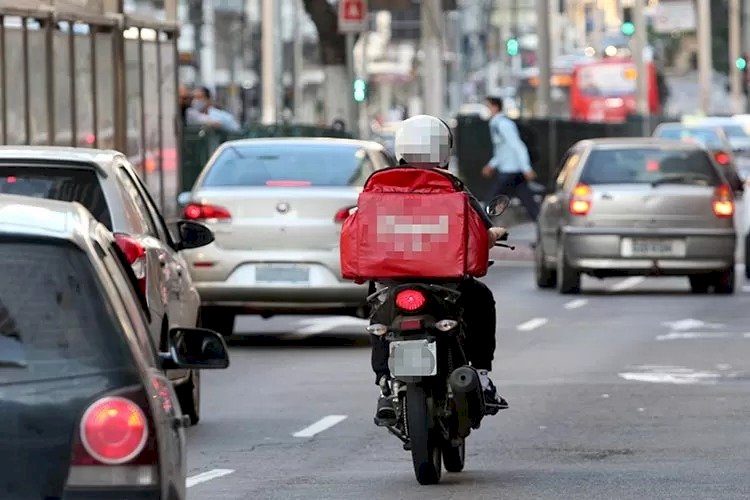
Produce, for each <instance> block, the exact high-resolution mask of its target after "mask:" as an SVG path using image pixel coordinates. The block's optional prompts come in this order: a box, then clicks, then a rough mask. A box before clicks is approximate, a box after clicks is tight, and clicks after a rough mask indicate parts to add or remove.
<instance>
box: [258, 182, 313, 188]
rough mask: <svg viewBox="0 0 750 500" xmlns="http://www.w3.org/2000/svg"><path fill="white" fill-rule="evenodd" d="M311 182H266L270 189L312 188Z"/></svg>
mask: <svg viewBox="0 0 750 500" xmlns="http://www.w3.org/2000/svg"><path fill="white" fill-rule="evenodd" d="M311 185H312V182H310V181H266V186H269V187H307V186H311Z"/></svg>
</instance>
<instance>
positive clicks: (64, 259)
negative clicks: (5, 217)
mask: <svg viewBox="0 0 750 500" xmlns="http://www.w3.org/2000/svg"><path fill="white" fill-rule="evenodd" d="M0 262H2V263H3V279H2V280H0V386H2V384H4V383H15V382H28V381H34V380H44V379H54V378H61V377H76V376H83V375H88V374H93V373H100V372H102V371H106V370H116V369H118V368H121V367H124V366H127V363H128V359H129V357H128V355H127V354H126V353H127V351H126V346H125V343H124V340H123V338H122V337H121V336H120V335H119V331H120V330H119V329H118V328H116V326H115V322H114V321H113V320H112V318H111V314H112V312H111V311H110V309H109V306H108V305H107V304H106V303H105V302H104V300H103V299H102V297H103V296H104V294H103V293H102V291H101V289H100V288H99V285H98V283H97V282H96V278H95V276H94V274H93V271H92V268H91V264H90V262H89V260H88V258H87V256H86V255H85V254H84V253H83V252H82V251H81V250H80V249H78V248H77V247H75V246H73V245H72V244H69V243H65V242H60V243H58V242H48V241H26V240H24V241H17V240H10V241H9V240H6V239H0Z"/></svg>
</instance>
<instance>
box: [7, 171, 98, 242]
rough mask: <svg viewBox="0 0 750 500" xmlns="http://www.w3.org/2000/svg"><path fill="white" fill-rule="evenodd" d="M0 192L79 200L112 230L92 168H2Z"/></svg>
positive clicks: (62, 199)
mask: <svg viewBox="0 0 750 500" xmlns="http://www.w3.org/2000/svg"><path fill="white" fill-rule="evenodd" d="M0 193H3V194H17V195H23V196H33V197H35V198H48V199H51V200H60V201H77V202H78V203H80V204H81V205H83V206H84V207H86V209H87V210H88V211H89V212H91V215H93V216H94V218H96V220H98V221H99V222H101V223H102V224H104V225H105V226H106V227H107V229H109V230H110V231H111V230H112V217H111V215H110V213H109V207H108V206H107V201H106V200H105V198H104V192H103V191H102V186H101V184H100V183H99V178H98V177H97V175H96V172H95V171H94V170H93V169H83V168H65V167H32V166H20V165H7V164H3V165H0Z"/></svg>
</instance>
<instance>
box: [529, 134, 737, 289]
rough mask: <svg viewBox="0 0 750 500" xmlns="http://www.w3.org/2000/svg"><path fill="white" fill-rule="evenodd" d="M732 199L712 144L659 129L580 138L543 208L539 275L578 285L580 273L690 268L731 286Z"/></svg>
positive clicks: (545, 280) (704, 281)
mask: <svg viewBox="0 0 750 500" xmlns="http://www.w3.org/2000/svg"><path fill="white" fill-rule="evenodd" d="M734 211H735V203H734V200H733V196H732V191H731V188H730V187H729V185H728V184H727V183H726V180H725V179H724V177H723V176H722V175H721V174H720V171H719V167H718V166H717V165H716V164H715V163H713V162H712V161H711V160H710V158H709V156H708V154H707V152H706V151H705V150H704V149H703V148H701V147H699V146H697V145H691V144H682V143H678V142H673V141H661V140H656V139H598V140H587V141H582V142H579V143H578V144H576V145H574V146H573V147H572V148H571V149H570V150H569V151H568V152H567V153H566V155H565V156H564V158H563V161H562V163H561V167H560V170H559V173H558V175H557V181H556V186H555V188H554V191H553V192H552V193H551V194H550V195H549V196H547V198H546V199H545V201H544V203H543V205H542V208H541V213H540V216H539V224H538V226H539V230H538V239H537V244H536V247H535V252H536V259H535V266H536V281H537V285H538V286H539V287H541V288H548V287H549V288H551V287H555V286H557V288H558V290H559V291H560V292H561V293H578V292H579V291H580V286H581V275H582V274H589V275H591V276H595V277H598V278H606V277H612V276H628V275H648V276H651V275H653V276H688V277H689V278H690V286H691V289H692V291H693V292H695V293H706V292H707V291H709V289H711V288H713V290H714V291H715V292H716V293H720V294H731V293H733V292H734V284H735V273H734V266H735V260H734V251H735V242H736V234H735V229H734V221H733V216H734Z"/></svg>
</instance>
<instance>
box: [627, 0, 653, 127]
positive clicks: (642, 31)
mask: <svg viewBox="0 0 750 500" xmlns="http://www.w3.org/2000/svg"><path fill="white" fill-rule="evenodd" d="M643 3H644V0H635V2H633V24H635V33H633V43H632V45H631V51H632V53H633V61H634V62H635V74H636V81H635V95H636V101H635V109H636V112H637V113H638V118H639V119H640V121H641V127H642V134H643V135H645V136H649V135H651V130H650V127H649V121H648V120H649V115H650V111H651V110H650V109H649V105H648V70H647V69H646V61H644V60H643V53H644V49H645V47H646V41H647V40H646V18H645V16H644V15H643Z"/></svg>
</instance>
